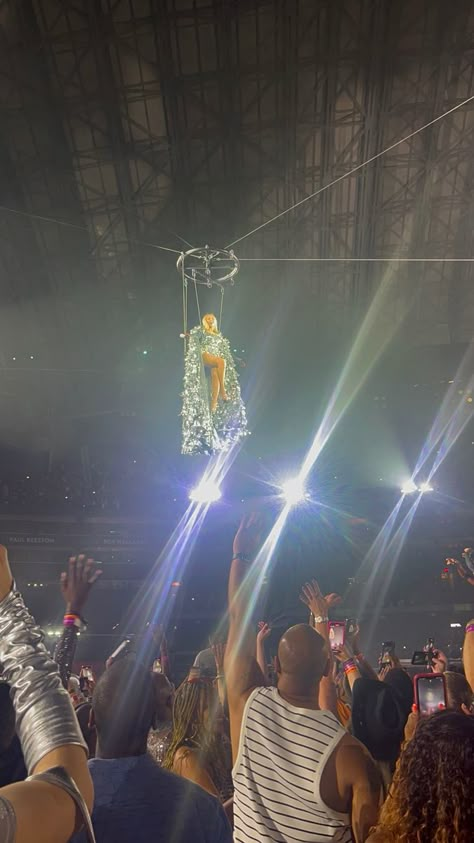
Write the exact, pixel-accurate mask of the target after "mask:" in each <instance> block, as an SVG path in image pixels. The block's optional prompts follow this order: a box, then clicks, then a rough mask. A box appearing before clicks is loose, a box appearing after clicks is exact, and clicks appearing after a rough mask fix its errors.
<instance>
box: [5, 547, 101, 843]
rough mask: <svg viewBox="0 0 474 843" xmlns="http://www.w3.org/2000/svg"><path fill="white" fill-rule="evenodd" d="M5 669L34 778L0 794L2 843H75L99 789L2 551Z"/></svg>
mask: <svg viewBox="0 0 474 843" xmlns="http://www.w3.org/2000/svg"><path fill="white" fill-rule="evenodd" d="M0 664H2V666H3V679H4V680H5V681H6V682H8V684H9V685H10V694H11V697H12V701H13V706H14V708H15V715H16V729H17V733H18V737H19V738H20V741H21V745H22V749H23V755H24V758H25V763H26V766H27V769H28V772H29V774H30V778H28V779H27V780H26V781H25V782H20V783H18V784H12V785H9V786H7V787H3V788H1V789H0V840H1V843H53V842H54V843H67V841H68V840H69V839H70V837H71V836H72V834H73V832H74V831H75V830H76V829H77V828H79V827H80V826H82V825H83V824H85V825H86V829H87V833H88V836H89V840H91V841H93V840H94V836H93V832H92V828H91V826H90V820H89V814H88V808H90V807H91V805H92V800H93V787H92V781H91V778H90V774H89V770H88V767H87V755H86V748H85V744H84V741H83V739H82V736H81V733H80V730H79V725H78V722H77V719H76V717H75V714H74V711H73V708H72V705H71V701H70V699H69V696H68V693H67V691H66V690H65V689H64V688H63V687H62V685H61V680H60V678H59V674H58V670H57V667H56V665H55V664H54V662H53V661H52V659H51V657H50V656H49V654H48V652H47V650H46V648H45V646H44V644H43V634H42V632H41V630H40V629H39V628H38V627H37V626H36V623H35V621H34V620H33V618H32V617H31V615H30V614H29V612H28V609H27V608H26V606H25V604H24V602H23V599H22V598H21V596H20V595H19V594H18V593H17V592H16V590H15V585H14V582H13V578H12V574H11V571H10V566H9V564H8V557H7V552H6V550H5V548H4V547H1V546H0Z"/></svg>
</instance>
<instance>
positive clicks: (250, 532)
mask: <svg viewBox="0 0 474 843" xmlns="http://www.w3.org/2000/svg"><path fill="white" fill-rule="evenodd" d="M262 530H263V519H262V516H261V515H259V514H258V513H256V512H252V513H251V514H250V515H244V517H243V518H242V521H241V522H240V527H239V529H238V530H237V533H236V536H235V539H234V545H233V555H234V558H235V557H236V556H245V557H246V558H248V559H249V560H250V559H253V558H254V557H255V556H256V555H257V553H258V551H259V550H260V546H261V543H262Z"/></svg>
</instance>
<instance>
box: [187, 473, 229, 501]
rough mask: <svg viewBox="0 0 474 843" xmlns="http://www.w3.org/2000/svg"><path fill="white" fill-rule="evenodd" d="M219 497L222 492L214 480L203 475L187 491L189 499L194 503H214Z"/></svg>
mask: <svg viewBox="0 0 474 843" xmlns="http://www.w3.org/2000/svg"><path fill="white" fill-rule="evenodd" d="M221 497H222V492H221V490H220V488H219V486H218V484H217V483H216V481H215V480H212V479H208V478H205V477H204V478H203V479H202V480H201V482H200V483H199V485H198V486H196V487H195V488H194V489H192V490H191V491H190V493H189V499H190V500H191V501H194V502H195V503H216V501H219V500H220V499H221Z"/></svg>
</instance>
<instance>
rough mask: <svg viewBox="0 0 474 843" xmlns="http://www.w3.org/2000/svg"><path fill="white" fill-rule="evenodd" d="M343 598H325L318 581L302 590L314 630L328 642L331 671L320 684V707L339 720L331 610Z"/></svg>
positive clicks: (334, 595) (301, 595)
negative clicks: (332, 646) (330, 627)
mask: <svg viewBox="0 0 474 843" xmlns="http://www.w3.org/2000/svg"><path fill="white" fill-rule="evenodd" d="M341 599H342V598H341V597H340V596H339V595H338V594H335V593H332V594H327V595H326V596H325V597H324V596H323V594H322V593H321V589H320V588H319V585H318V583H317V582H316V580H312V581H311V582H310V583H305V585H304V586H303V588H302V589H301V594H300V600H301V602H302V603H304V604H305V606H307V607H308V609H309V610H310V612H311V616H312V618H313V619H314V621H313V623H314V628H315V630H316V632H319V634H320V635H321V637H322V638H324V640H325V642H326V647H327V651H328V656H329V670H328V673H327V676H323V677H322V679H321V682H320V684H319V701H318V702H319V707H320V708H322V709H325V710H326V711H331V712H332V713H333V714H334V715H335V717H337V718H339V714H338V710H337V688H336V683H335V682H334V678H333V653H332V650H331V643H330V640H329V625H328V624H329V610H330V608H331V607H332V606H337V605H338V604H339V603H340V602H341Z"/></svg>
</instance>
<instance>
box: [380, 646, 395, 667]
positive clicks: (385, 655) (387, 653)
mask: <svg viewBox="0 0 474 843" xmlns="http://www.w3.org/2000/svg"><path fill="white" fill-rule="evenodd" d="M394 652H395V641H384V642H383V643H382V654H381V656H380V664H382V665H391V664H392V658H393V654H394Z"/></svg>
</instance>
